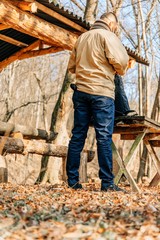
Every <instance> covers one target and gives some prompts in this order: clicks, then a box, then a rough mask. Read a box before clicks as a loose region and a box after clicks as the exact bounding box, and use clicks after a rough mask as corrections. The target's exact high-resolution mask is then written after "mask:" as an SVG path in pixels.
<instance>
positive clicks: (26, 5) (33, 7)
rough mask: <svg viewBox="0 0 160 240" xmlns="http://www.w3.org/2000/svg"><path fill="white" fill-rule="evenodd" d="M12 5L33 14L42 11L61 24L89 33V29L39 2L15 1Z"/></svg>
mask: <svg viewBox="0 0 160 240" xmlns="http://www.w3.org/2000/svg"><path fill="white" fill-rule="evenodd" d="M12 3H13V4H14V5H15V6H17V7H18V8H20V9H21V10H23V11H30V12H32V13H35V12H37V10H38V9H39V10H40V11H42V12H44V13H45V14H47V15H49V16H51V17H53V18H55V19H57V20H58V21H60V22H63V23H64V24H66V25H68V26H70V27H72V28H73V29H76V30H78V31H80V32H82V33H83V32H86V31H87V29H85V28H83V27H81V26H80V25H78V24H77V23H74V22H73V21H71V20H70V19H68V18H66V17H64V16H62V15H61V14H59V13H57V12H55V11H54V10H52V9H50V8H48V7H46V6H44V5H43V4H41V3H39V2H37V1H34V2H32V3H31V2H24V1H21V2H19V1H17V0H14V1H12Z"/></svg>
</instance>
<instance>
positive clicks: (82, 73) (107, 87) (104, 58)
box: [68, 29, 129, 98]
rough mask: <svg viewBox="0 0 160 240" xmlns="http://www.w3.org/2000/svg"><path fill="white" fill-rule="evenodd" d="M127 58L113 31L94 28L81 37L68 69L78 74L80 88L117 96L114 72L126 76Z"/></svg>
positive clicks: (95, 93) (92, 92)
mask: <svg viewBox="0 0 160 240" xmlns="http://www.w3.org/2000/svg"><path fill="white" fill-rule="evenodd" d="M128 61H129V57H128V54H127V52H126V50H125V48H124V47H123V45H122V43H121V41H120V40H119V38H118V37H117V36H116V35H115V34H114V33H112V32H111V31H110V30H106V29H93V30H90V31H88V32H86V33H83V34H82V35H81V36H80V37H79V38H78V40H77V42H76V44H75V46H74V49H73V51H72V54H71V57H70V60H69V65H68V70H69V72H71V73H75V74H76V85H77V89H78V90H79V91H82V92H86V93H89V94H94V95H102V96H107V97H111V98H114V89H115V85H114V76H115V73H118V74H120V75H124V74H125V72H126V69H127V65H128Z"/></svg>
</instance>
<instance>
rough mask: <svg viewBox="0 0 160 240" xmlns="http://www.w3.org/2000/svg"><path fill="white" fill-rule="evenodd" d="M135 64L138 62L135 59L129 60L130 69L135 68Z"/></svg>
mask: <svg viewBox="0 0 160 240" xmlns="http://www.w3.org/2000/svg"><path fill="white" fill-rule="evenodd" d="M135 63H136V60H135V59H134V58H129V61H128V68H134V65H135Z"/></svg>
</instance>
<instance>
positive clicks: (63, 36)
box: [0, 0, 77, 50]
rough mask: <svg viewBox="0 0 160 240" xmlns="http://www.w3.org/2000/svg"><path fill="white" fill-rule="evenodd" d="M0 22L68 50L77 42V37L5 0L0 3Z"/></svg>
mask: <svg viewBox="0 0 160 240" xmlns="http://www.w3.org/2000/svg"><path fill="white" fill-rule="evenodd" d="M0 22H5V23H6V24H7V25H10V26H11V27H12V28H14V29H16V30H17V31H22V32H23V31H25V32H26V33H28V35H30V36H33V37H35V38H38V39H41V40H43V41H44V42H46V43H50V44H51V45H55V46H61V47H62V48H64V49H68V50H71V49H72V47H73V46H74V44H75V42H76V40H77V35H75V34H73V33H71V32H68V31H67V30H65V29H63V28H60V27H58V26H55V25H54V24H51V23H48V22H47V21H45V20H42V19H39V18H38V17H36V16H34V15H33V14H30V13H27V12H24V11H22V10H20V9H19V8H17V7H15V6H14V5H13V4H11V3H10V2H8V1H6V0H1V2H0Z"/></svg>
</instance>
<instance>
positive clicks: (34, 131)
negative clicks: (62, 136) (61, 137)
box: [0, 121, 56, 154]
mask: <svg viewBox="0 0 160 240" xmlns="http://www.w3.org/2000/svg"><path fill="white" fill-rule="evenodd" d="M0 132H1V133H2V134H4V133H5V135H6V133H8V135H7V136H9V135H10V134H13V135H14V133H21V134H22V135H23V136H24V137H27V138H37V139H46V140H53V139H55V137H56V134H55V133H54V132H49V133H48V132H47V131H46V130H43V129H38V128H34V127H32V126H24V125H20V124H14V123H8V122H2V121H0ZM0 150H1V148H0ZM0 154H1V152H0Z"/></svg>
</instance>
